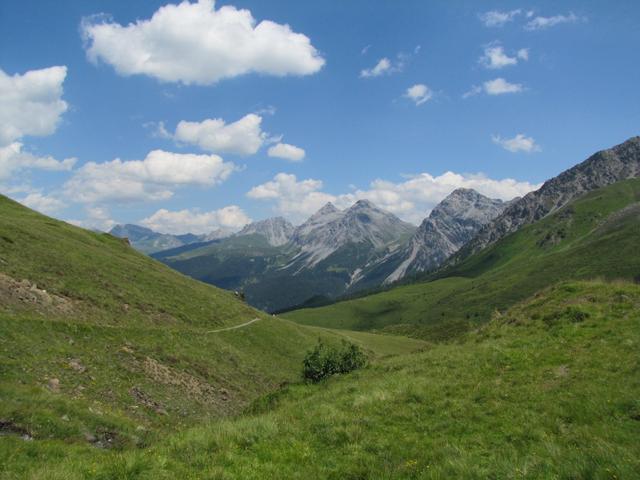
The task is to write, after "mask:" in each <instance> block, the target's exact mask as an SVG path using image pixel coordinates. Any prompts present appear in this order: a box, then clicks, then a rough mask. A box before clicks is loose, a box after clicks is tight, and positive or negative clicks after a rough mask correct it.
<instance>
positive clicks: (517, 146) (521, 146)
mask: <svg viewBox="0 0 640 480" xmlns="http://www.w3.org/2000/svg"><path fill="white" fill-rule="evenodd" d="M491 140H492V141H493V143H495V144H496V145H500V146H501V147H502V148H504V149H505V150H508V151H510V152H514V153H516V152H526V153H531V152H539V151H540V150H541V148H540V146H539V145H536V141H535V140H534V139H533V137H527V136H525V135H524V134H522V133H518V134H517V135H516V136H515V137H513V138H502V137H500V135H494V136H493V137H491Z"/></svg>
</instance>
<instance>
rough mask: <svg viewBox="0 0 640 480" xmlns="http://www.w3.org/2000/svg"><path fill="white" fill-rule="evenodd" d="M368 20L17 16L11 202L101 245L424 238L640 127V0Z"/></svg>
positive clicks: (10, 98)
mask: <svg viewBox="0 0 640 480" xmlns="http://www.w3.org/2000/svg"><path fill="white" fill-rule="evenodd" d="M167 5H169V6H167ZM372 5H373V3H372V2H370V1H356V0H353V1H349V2H338V1H330V2H296V1H285V0H274V1H269V2H264V1H261V2H258V1H242V0H238V1H233V2H220V1H218V2H215V5H213V2H212V1H211V0H209V1H205V0H201V2H200V4H199V5H198V4H196V3H195V2H193V3H188V2H186V3H183V4H181V5H180V6H177V2H176V3H174V4H173V6H171V4H168V3H167V2H166V1H145V2H127V1H97V0H96V1H93V0H85V1H56V2H41V1H30V0H20V1H12V0H8V1H5V2H2V3H1V4H0V70H2V74H1V75H0V190H1V191H2V192H3V193H5V194H8V195H10V196H11V197H12V198H15V199H17V200H19V201H22V202H23V203H25V204H27V205H29V206H31V207H33V208H36V209H39V210H40V211H43V212H45V213H48V214H50V215H53V216H55V217H57V218H61V219H64V220H69V221H73V222H75V223H78V224H80V225H83V226H86V227H91V228H102V229H107V228H109V227H110V226H112V225H113V224H114V222H118V223H124V222H128V223H140V224H145V225H147V226H150V227H152V228H155V229H158V230H160V231H166V232H171V233H183V232H186V231H193V232H196V233H202V232H205V231H210V230H214V229H216V228H218V227H223V228H231V229H237V228H239V227H240V226H242V224H243V223H245V222H247V221H249V219H253V220H258V219H261V218H266V217H268V216H273V215H284V216H285V217H287V218H289V219H291V220H292V221H294V222H300V221H301V220H303V219H304V218H305V217H306V216H308V215H309V214H311V213H313V212H314V211H315V210H316V209H318V208H319V207H321V206H322V205H323V204H324V203H325V202H326V201H333V202H334V203H335V204H336V205H337V206H339V207H347V206H349V205H350V204H351V203H352V202H354V201H355V200H357V199H359V198H369V199H370V200H372V201H374V202H375V203H376V204H378V205H380V206H381V207H383V208H386V209H388V210H390V211H392V212H394V213H395V214H397V215H398V216H400V217H401V218H403V219H406V220H408V221H411V222H414V223H418V222H419V221H420V220H421V219H422V218H423V217H425V216H426V214H427V213H428V211H429V209H430V208H432V207H433V206H434V205H435V204H436V203H437V202H438V201H440V200H441V199H442V198H443V197H444V196H445V195H447V194H448V193H449V192H450V191H452V190H453V189H454V188H457V187H471V188H476V189H477V190H479V191H480V192H482V193H484V194H487V195H490V196H493V197H502V198H505V199H506V198H510V197H513V196H515V195H522V194H524V193H526V192H527V191H529V190H531V189H533V188H536V186H537V185H538V184H539V183H540V182H542V181H544V180H545V179H547V178H549V177H551V176H554V175H556V174H558V173H559V172H561V171H562V170H564V169H566V168H568V167H570V166H572V165H573V164H575V163H577V162H579V161H581V160H583V159H585V158H586V157H587V156H588V155H590V154H591V153H594V152H595V151H597V150H600V149H602V148H607V147H610V146H612V145H615V144H617V143H620V142H622V141H624V140H625V139H627V138H628V137H631V136H633V135H637V134H638V133H639V130H640V129H639V126H640V89H638V84H639V83H640V58H639V57H640V54H639V53H638V52H640V29H639V28H638V27H637V25H638V22H639V21H640V3H638V2H636V1H631V0H629V1H616V2H602V1H566V2H561V1H553V2H551V1H549V2H539V1H538V2H533V3H525V2H522V3H521V2H477V1H467V2H464V1H456V2H449V1H444V0H443V1H430V2H425V1H391V0H389V1H379V2H375V8H374V7H372ZM163 7H164V8H163ZM251 18H253V20H254V23H253V24H252V23H251ZM263 21H266V22H264V23H261V22H263ZM287 25H288V27H287ZM52 67H57V68H52ZM2 112H4V113H2ZM180 122H182V123H180ZM302 157H303V158H302ZM65 159H67V160H66V161H65ZM73 159H75V160H73Z"/></svg>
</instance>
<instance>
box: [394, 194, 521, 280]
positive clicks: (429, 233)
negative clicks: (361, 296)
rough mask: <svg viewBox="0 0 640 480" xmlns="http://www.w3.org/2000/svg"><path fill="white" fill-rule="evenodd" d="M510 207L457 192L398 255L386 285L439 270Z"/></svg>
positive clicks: (428, 218) (500, 201)
mask: <svg viewBox="0 0 640 480" xmlns="http://www.w3.org/2000/svg"><path fill="white" fill-rule="evenodd" d="M507 205H508V203H505V202H503V201H502V200H497V199H493V198H489V197H486V196H484V195H482V194H480V193H478V192H476V191H475V190H472V189H469V188H459V189H456V190H454V191H453V192H451V193H450V194H449V195H448V196H447V197H445V198H444V200H442V202H440V203H439V204H438V205H436V206H435V208H434V209H433V210H432V211H431V213H430V214H429V216H428V217H427V218H426V219H424V221H423V222H422V223H421V224H420V226H419V227H418V229H417V230H416V232H415V233H414V234H413V237H412V238H411V240H410V241H409V243H408V244H407V245H406V246H405V247H403V249H401V250H400V251H399V253H398V254H396V258H395V262H397V263H398V259H400V261H399V263H398V264H397V267H396V268H395V269H394V270H393V272H392V273H391V274H390V275H389V276H388V277H387V278H386V279H385V283H390V282H394V281H397V280H399V279H401V278H403V277H404V276H406V275H408V274H414V273H418V272H424V271H427V270H432V269H434V268H436V267H438V266H439V265H440V264H442V262H444V261H445V260H446V259H447V258H449V257H450V256H451V255H452V254H454V253H455V252H457V251H458V250H459V249H460V248H461V247H462V246H463V245H464V244H465V243H467V242H468V241H469V240H471V239H472V238H473V237H474V236H475V235H476V234H477V232H478V231H479V230H480V229H481V228H482V227H483V226H484V225H486V224H487V223H488V222H490V221H491V220H493V219H494V218H495V217H497V216H498V215H500V213H502V211H503V210H504V209H505V208H506V206H507Z"/></svg>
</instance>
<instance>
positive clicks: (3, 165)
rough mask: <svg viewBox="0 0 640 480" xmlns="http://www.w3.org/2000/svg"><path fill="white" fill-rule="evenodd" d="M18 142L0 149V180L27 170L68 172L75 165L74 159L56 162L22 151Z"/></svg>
mask: <svg viewBox="0 0 640 480" xmlns="http://www.w3.org/2000/svg"><path fill="white" fill-rule="evenodd" d="M22 147H23V145H22V143H20V142H13V143H11V144H9V145H7V146H6V147H0V180H3V179H7V178H9V177H10V176H11V174H12V173H14V172H17V171H19V170H23V169H28V168H37V169H40V170H49V171H69V170H71V169H72V168H73V166H74V165H75V163H76V160H77V159H75V158H65V159H64V160H56V159H55V158H53V157H51V156H46V157H39V156H37V155H34V154H32V153H29V152H25V151H23V149H22Z"/></svg>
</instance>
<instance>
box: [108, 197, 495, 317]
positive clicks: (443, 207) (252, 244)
mask: <svg viewBox="0 0 640 480" xmlns="http://www.w3.org/2000/svg"><path fill="white" fill-rule="evenodd" d="M507 205H508V204H507V203H505V202H503V201H501V200H495V199H491V198H488V197H485V196H483V195H481V194H479V193H478V192H476V191H474V190H471V189H457V190H455V191H454V192H452V193H451V194H450V195H449V196H447V197H446V198H445V199H444V200H443V201H442V202H441V203H440V204H439V205H437V206H436V208H434V209H433V211H432V212H431V214H430V215H429V217H427V218H426V219H425V220H424V222H422V224H421V225H420V227H419V228H417V229H416V227H414V226H413V225H411V224H409V223H406V222H403V221H402V220H400V219H399V218H398V217H396V216H395V215H393V214H392V213H390V212H387V211H385V210H383V209H381V208H379V207H377V206H376V205H375V204H374V203H372V202H371V201H368V200H359V201H357V202H356V203H354V204H353V205H352V206H351V207H350V208H348V209H345V210H339V209H338V208H337V207H335V206H334V205H333V204H332V203H327V204H326V205H324V206H323V207H322V208H321V209H319V210H318V211H317V212H316V213H314V214H313V215H312V216H311V217H309V218H308V219H307V220H306V221H305V222H304V223H302V224H301V225H299V226H297V227H294V226H293V225H292V224H291V223H289V222H288V221H286V220H285V219H284V218H282V217H275V218H269V219H266V220H262V221H259V222H254V223H251V224H249V225H247V226H245V227H244V228H243V229H242V230H241V231H239V232H238V233H235V234H230V235H226V236H224V237H221V238H211V236H209V237H208V238H207V237H205V236H198V235H193V234H187V235H180V236H173V235H166V234H160V233H156V232H153V231H151V230H149V229H146V228H143V227H136V226H131V225H127V226H123V227H120V226H119V227H116V228H114V229H113V230H112V231H111V233H112V234H113V235H116V236H123V237H124V236H126V237H128V238H129V241H130V242H131V243H132V245H133V246H134V247H135V248H138V249H139V250H141V251H144V252H145V253H151V254H153V256H154V258H157V259H159V260H161V261H163V262H165V263H167V264H168V265H170V266H171V267H173V268H175V269H176V270H178V271H181V272H183V273H185V274H187V275H190V276H193V277H194V278H197V279H199V280H202V281H205V282H208V283H211V284H213V285H216V286H219V287H222V288H227V289H232V290H243V291H244V292H245V295H246V298H247V300H248V301H249V303H250V304H252V305H254V306H256V307H258V308H262V309H266V310H270V311H273V310H281V309H287V308H290V307H292V306H295V305H298V304H302V303H305V302H318V301H321V302H324V301H327V300H328V299H330V298H335V297H337V296H340V295H343V294H345V293H348V292H355V291H359V290H362V289H365V288H371V287H377V286H379V285H380V284H388V283H392V282H394V281H397V280H400V279H402V278H404V277H405V276H407V275H414V274H417V273H420V272H424V271H428V270H432V269H434V268H437V267H438V266H439V265H440V264H441V263H442V262H443V261H444V260H446V259H447V258H448V257H449V256H450V255H451V254H453V253H454V252H456V251H457V250H458V249H459V248H460V247H461V246H462V245H464V244H465V243H466V242H467V241H469V240H470V239H471V238H472V237H473V236H474V235H475V233H476V232H477V231H478V230H479V229H480V228H481V227H482V226H484V225H485V224H486V223H488V222H489V221H490V220H492V219H493V218H495V217H496V216H498V215H499V214H500V213H501V212H502V211H503V210H504V208H505V207H506V206H507ZM164 245H166V246H167V247H168V248H167V249H162V248H161V247H162V246H164ZM282 285H288V288H286V289H284V288H281V287H282Z"/></svg>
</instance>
